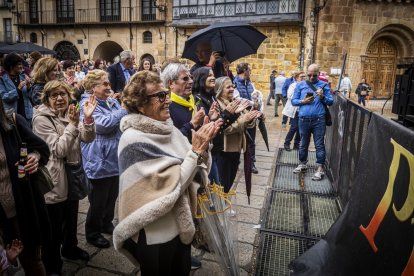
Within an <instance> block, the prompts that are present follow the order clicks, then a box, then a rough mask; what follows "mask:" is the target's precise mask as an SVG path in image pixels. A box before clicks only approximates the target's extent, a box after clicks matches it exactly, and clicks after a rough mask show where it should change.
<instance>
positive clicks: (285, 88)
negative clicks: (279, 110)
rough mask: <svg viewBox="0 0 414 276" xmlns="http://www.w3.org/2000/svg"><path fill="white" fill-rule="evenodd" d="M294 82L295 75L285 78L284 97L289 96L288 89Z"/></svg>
mask: <svg viewBox="0 0 414 276" xmlns="http://www.w3.org/2000/svg"><path fill="white" fill-rule="evenodd" d="M294 82H295V78H294V77H291V78H288V79H286V80H285V83H284V84H283V87H282V96H283V97H285V98H286V97H287V91H288V89H289V86H290V85H291V84H292V83H294Z"/></svg>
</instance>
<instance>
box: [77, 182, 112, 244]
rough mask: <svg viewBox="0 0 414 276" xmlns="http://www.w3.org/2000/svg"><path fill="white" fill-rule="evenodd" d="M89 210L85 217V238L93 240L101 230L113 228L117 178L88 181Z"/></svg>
mask: <svg viewBox="0 0 414 276" xmlns="http://www.w3.org/2000/svg"><path fill="white" fill-rule="evenodd" d="M90 181H91V184H92V191H91V192H90V194H89V196H88V199H89V203H90V205H89V209H88V214H87V215H86V223H85V234H86V238H88V237H89V238H93V237H95V236H96V235H99V234H100V233H102V231H103V229H105V228H108V227H113V225H112V220H113V219H114V211H115V202H116V198H117V197H118V192H119V176H112V177H106V178H100V179H90Z"/></svg>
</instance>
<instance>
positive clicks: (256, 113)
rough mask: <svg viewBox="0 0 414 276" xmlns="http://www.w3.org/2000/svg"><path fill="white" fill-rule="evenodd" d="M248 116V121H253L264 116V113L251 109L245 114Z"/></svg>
mask: <svg viewBox="0 0 414 276" xmlns="http://www.w3.org/2000/svg"><path fill="white" fill-rule="evenodd" d="M245 116H246V117H245V118H246V121H247V122H251V121H253V120H254V119H257V118H259V117H260V116H262V113H261V112H260V111H258V110H250V111H249V112H247V113H246V115H245Z"/></svg>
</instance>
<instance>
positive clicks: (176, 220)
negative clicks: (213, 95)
mask: <svg viewBox="0 0 414 276" xmlns="http://www.w3.org/2000/svg"><path fill="white" fill-rule="evenodd" d="M122 102H123V105H124V106H125V107H126V108H127V110H128V111H129V113H130V114H129V115H127V116H125V117H124V118H123V119H122V121H121V131H123V134H122V136H121V140H120V142H119V148H118V157H119V172H120V183H119V185H120V189H119V192H120V193H119V214H118V215H119V224H118V225H117V226H116V228H115V230H114V236H113V240H114V246H115V249H117V250H119V251H121V252H122V253H124V254H125V255H127V256H128V257H129V258H130V260H131V261H133V262H135V263H139V265H140V268H141V273H142V275H143V276H145V275H188V274H189V272H190V253H191V249H190V243H191V241H192V240H193V236H194V232H195V229H194V224H193V215H194V212H195V208H196V190H197V186H198V184H197V183H196V182H195V180H194V176H195V175H196V173H200V175H201V176H202V177H200V178H201V179H203V183H208V179H207V169H208V166H207V161H208V160H209V154H208V153H207V150H208V147H209V142H210V141H211V139H212V138H213V137H214V136H215V135H216V134H217V132H218V131H219V129H220V124H219V123H214V122H211V123H207V122H206V121H207V119H206V120H205V122H204V125H203V126H202V127H201V128H200V129H199V130H198V131H196V132H195V131H194V130H193V136H192V145H190V143H189V142H188V140H187V138H186V137H184V136H183V135H182V134H181V132H180V131H179V130H178V129H177V128H175V127H174V125H173V123H172V121H171V120H170V112H169V105H170V103H171V101H170V97H169V93H168V92H167V91H165V89H164V87H163V85H162V83H161V80H160V78H159V76H158V75H157V74H155V73H153V72H149V71H142V72H139V73H137V74H136V75H134V76H133V77H132V78H131V80H130V82H129V84H128V85H127V87H126V88H125V89H124V91H123V99H122Z"/></svg>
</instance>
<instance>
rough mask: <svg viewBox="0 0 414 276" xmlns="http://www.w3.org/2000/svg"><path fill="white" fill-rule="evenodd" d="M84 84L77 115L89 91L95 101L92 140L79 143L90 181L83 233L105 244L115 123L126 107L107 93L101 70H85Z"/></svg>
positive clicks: (112, 195)
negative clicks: (94, 134)
mask: <svg viewBox="0 0 414 276" xmlns="http://www.w3.org/2000/svg"><path fill="white" fill-rule="evenodd" d="M84 86H85V89H86V91H87V93H84V94H82V100H81V102H80V106H81V118H83V116H84V114H83V112H82V110H83V106H84V104H85V102H86V101H87V100H88V99H89V97H90V96H91V95H93V96H95V97H96V101H97V102H98V106H97V107H96V109H95V112H94V113H93V117H94V119H95V125H96V139H95V140H94V141H93V142H92V143H88V144H82V156H83V159H82V160H83V167H84V169H85V172H86V175H87V176H88V178H89V179H90V181H91V184H92V191H91V193H90V194H89V203H90V206H89V210H88V214H87V216H86V223H85V235H86V240H87V241H88V242H89V243H90V244H93V245H94V246H96V247H99V248H107V247H109V246H110V243H109V241H108V240H107V239H106V238H104V236H103V235H102V233H106V234H112V231H113V229H114V226H113V224H112V220H113V219H114V209H115V201H116V198H117V197H118V183H119V170H118V156H117V149H118V143H119V138H120V137H121V131H120V130H119V126H120V122H121V119H122V117H124V116H125V115H126V114H127V111H126V110H125V109H123V108H122V107H121V105H120V103H119V102H118V101H117V100H116V99H114V98H111V97H110V96H111V94H112V90H111V86H110V84H109V80H108V74H107V73H106V72H105V71H102V70H92V71H89V72H88V74H87V75H86V77H85V79H84Z"/></svg>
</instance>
